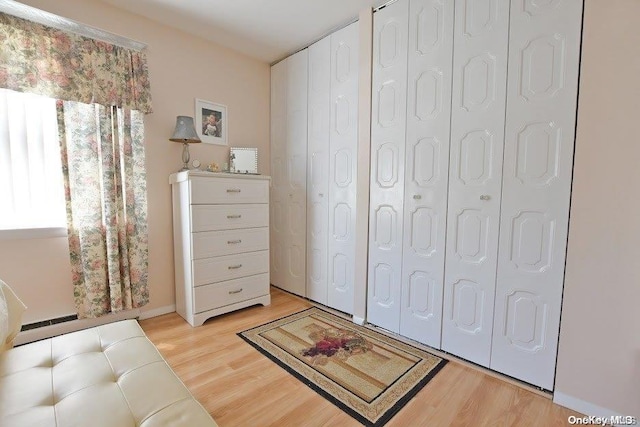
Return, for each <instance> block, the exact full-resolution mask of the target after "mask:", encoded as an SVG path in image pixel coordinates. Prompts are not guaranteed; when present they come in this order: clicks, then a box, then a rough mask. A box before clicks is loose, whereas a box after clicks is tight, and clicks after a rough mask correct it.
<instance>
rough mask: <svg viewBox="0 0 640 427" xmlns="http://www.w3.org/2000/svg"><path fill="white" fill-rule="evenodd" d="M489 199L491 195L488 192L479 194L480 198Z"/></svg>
mask: <svg viewBox="0 0 640 427" xmlns="http://www.w3.org/2000/svg"><path fill="white" fill-rule="evenodd" d="M489 199H491V196H490V195H488V194H483V195H482V196H480V200H489Z"/></svg>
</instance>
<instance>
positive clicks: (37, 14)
mask: <svg viewBox="0 0 640 427" xmlns="http://www.w3.org/2000/svg"><path fill="white" fill-rule="evenodd" d="M0 12H3V13H6V14H9V15H13V16H17V17H18V18H22V19H26V20H28V21H31V22H36V23H38V24H42V25H46V26H48V27H53V28H57V29H59V30H62V31H69V32H71V33H75V34H78V35H80V36H84V37H89V38H91V39H95V40H101V41H104V42H107V43H112V44H115V45H117V46H121V47H124V48H127V49H133V50H137V51H141V50H143V49H145V48H146V47H147V45H146V43H142V42H139V41H136V40H132V39H130V38H127V37H124V36H120V35H118V34H114V33H110V32H108V31H105V30H101V29H99V28H95V27H91V26H89V25H85V24H82V23H80V22H77V21H73V20H71V19H68V18H63V17H62V16H58V15H54V14H53V13H49V12H46V11H44V10H40V9H36V8H35V7H32V6H27V5H25V4H22V3H18V2H16V1H12V0H0Z"/></svg>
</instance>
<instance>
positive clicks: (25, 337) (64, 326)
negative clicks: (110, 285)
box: [14, 308, 140, 345]
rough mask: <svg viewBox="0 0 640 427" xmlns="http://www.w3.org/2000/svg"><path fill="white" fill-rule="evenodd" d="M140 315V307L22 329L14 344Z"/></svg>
mask: <svg viewBox="0 0 640 427" xmlns="http://www.w3.org/2000/svg"><path fill="white" fill-rule="evenodd" d="M139 315H140V310H139V309H137V308H136V309H133V310H127V311H121V312H118V313H114V314H107V315H106V316H102V317H97V318H95V319H78V320H71V321H69V322H63V323H56V324H54V325H51V326H43V327H41V328H37V329H29V330H27V331H22V332H20V333H19V334H18V336H17V337H16V339H15V341H14V344H15V345H22V344H27V343H30V342H33V341H39V340H43V339H46V338H51V337H55V336H58V335H62V334H68V333H69V332H75V331H79V330H82V329H87V328H93V327H94V326H100V325H105V324H107V323H112V322H118V321H120V320H126V319H135V318H136V317H138V316H139Z"/></svg>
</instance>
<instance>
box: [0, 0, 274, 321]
mask: <svg viewBox="0 0 640 427" xmlns="http://www.w3.org/2000/svg"><path fill="white" fill-rule="evenodd" d="M22 3H25V4H28V5H30V6H34V7H37V8H39V9H43V10H46V11H48V12H52V13H55V14H57V15H61V16H64V17H67V18H70V19H73V20H76V21H79V22H83V23H85V24H88V25H92V26H94V27H98V28H102V29H104V30H107V31H111V32H114V33H116V34H120V35H123V36H125V37H129V38H132V39H135V40H139V41H142V42H145V43H147V44H148V45H149V47H148V49H147V57H148V61H149V73H150V77H151V92H152V96H153V109H154V112H153V113H152V114H150V115H148V116H147V117H146V118H145V140H146V157H147V184H148V198H149V200H148V202H149V285H150V294H151V302H150V303H149V304H148V305H147V306H146V307H144V308H143V311H145V310H152V309H158V308H162V307H167V306H171V305H173V304H174V303H175V291H174V278H173V265H174V264H173V237H172V225H171V221H172V219H171V191H170V187H169V174H170V173H172V172H174V171H176V170H178V169H180V166H181V160H180V156H181V150H182V145H181V144H176V143H174V142H170V141H169V140H168V138H169V137H170V136H171V134H172V132H173V128H174V126H175V120H176V116H177V115H187V116H193V115H194V108H195V107H194V98H202V99H206V100H209V101H212V102H217V103H220V104H225V105H227V107H228V113H229V120H228V128H227V129H228V132H229V133H228V138H229V143H230V145H231V146H239V147H258V149H259V153H260V159H259V165H258V167H259V171H260V172H261V173H264V174H268V173H269V91H270V84H269V78H270V68H269V65H268V64H267V63H264V62H261V61H258V60H255V59H252V58H249V57H247V56H245V55H243V54H240V53H237V52H234V51H232V50H230V49H227V48H226V47H223V46H220V45H216V44H214V43H212V42H209V41H206V40H204V39H200V38H197V37H194V36H191V35H188V34H186V33H184V32H181V31H178V30H175V29H172V28H170V27H167V26H164V25H161V24H157V23H155V22H153V21H150V20H148V19H146V18H143V17H141V16H138V15H134V14H132V13H129V12H126V11H124V10H121V9H118V8H115V7H113V6H110V5H107V4H105V3H102V2H100V1H97V0H57V1H55V2H52V1H48V0H22ZM226 156H228V148H225V147H220V146H213V145H208V144H198V145H197V146H191V158H192V159H199V160H200V161H201V162H202V164H207V163H210V162H212V161H215V162H217V163H219V164H222V163H223V162H224V161H226V160H225V159H226ZM66 245H67V240H66V238H65V237H59V238H53V239H38V240H0V277H1V278H3V279H4V280H5V281H6V282H8V283H9V284H10V285H11V286H12V287H14V288H15V290H16V292H17V293H18V294H19V295H20V297H21V298H23V299H24V301H25V303H26V304H27V305H28V306H29V309H28V310H27V312H26V313H25V318H24V321H25V322H26V323H30V322H34V321H37V320H42V319H48V318H51V317H58V316H64V315H67V314H70V313H74V307H73V296H72V287H71V278H70V276H71V273H70V270H69V261H68V259H67V257H68V251H67V246H66Z"/></svg>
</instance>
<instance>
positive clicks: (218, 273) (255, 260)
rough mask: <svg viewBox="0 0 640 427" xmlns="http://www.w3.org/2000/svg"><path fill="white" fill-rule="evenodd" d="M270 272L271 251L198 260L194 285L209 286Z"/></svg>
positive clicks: (194, 272) (194, 274)
mask: <svg viewBox="0 0 640 427" xmlns="http://www.w3.org/2000/svg"><path fill="white" fill-rule="evenodd" d="M268 272H269V251H258V252H248V253H244V254H238V255H224V256H219V257H216V258H206V259H197V260H195V261H193V285H194V286H202V285H208V284H210V283H216V282H222V281H225V280H231V279H236V278H239V277H245V276H251V275H254V274H260V273H268Z"/></svg>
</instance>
